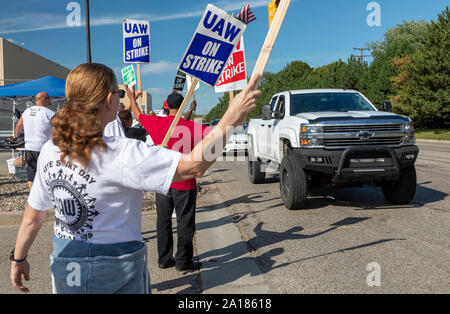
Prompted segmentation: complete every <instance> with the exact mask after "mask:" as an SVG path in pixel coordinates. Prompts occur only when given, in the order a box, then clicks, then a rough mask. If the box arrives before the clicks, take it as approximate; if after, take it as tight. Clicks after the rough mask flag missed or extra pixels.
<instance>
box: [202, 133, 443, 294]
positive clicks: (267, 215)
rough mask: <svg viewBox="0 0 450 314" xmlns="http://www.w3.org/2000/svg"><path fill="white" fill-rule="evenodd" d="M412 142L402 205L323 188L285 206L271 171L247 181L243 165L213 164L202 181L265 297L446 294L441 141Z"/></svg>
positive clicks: (363, 192)
mask: <svg viewBox="0 0 450 314" xmlns="http://www.w3.org/2000/svg"><path fill="white" fill-rule="evenodd" d="M418 146H419V148H420V153H419V158H418V160H417V162H416V169H417V180H418V186H417V192H416V195H415V198H414V200H413V202H412V203H411V204H409V205H407V206H393V205H390V204H389V203H387V202H386V201H385V200H384V197H383V195H382V193H381V190H380V189H379V188H377V187H373V186H365V187H363V188H341V189H331V188H324V189H321V190H319V191H315V192H314V194H313V195H310V196H309V197H308V199H307V203H306V208H305V209H303V210H296V211H289V210H287V209H286V208H285V207H284V206H283V203H282V200H281V198H280V191H279V179H278V175H277V174H271V175H268V176H266V178H267V179H266V183H265V184H259V185H252V184H251V183H250V181H249V180H248V178H247V163H246V162H245V161H220V162H217V163H216V164H215V165H214V166H213V167H212V169H211V175H210V176H209V177H208V180H209V181H207V182H208V183H210V184H212V185H213V186H214V187H215V190H216V192H217V199H218V200H219V202H220V205H221V206H223V207H225V208H226V209H227V210H228V212H229V213H230V214H231V215H232V218H233V220H234V222H235V224H236V226H237V227H238V229H239V231H240V233H241V236H242V239H243V240H244V241H245V242H246V244H247V248H248V249H249V250H250V252H251V254H252V256H253V257H254V258H255V259H256V260H257V263H258V265H259V267H260V269H261V272H262V273H263V276H264V281H265V284H267V285H268V286H269V287H270V290H271V292H272V293H450V241H449V240H450V197H449V193H450V180H449V178H450V144H448V143H424V142H420V143H418ZM218 205H219V204H218Z"/></svg>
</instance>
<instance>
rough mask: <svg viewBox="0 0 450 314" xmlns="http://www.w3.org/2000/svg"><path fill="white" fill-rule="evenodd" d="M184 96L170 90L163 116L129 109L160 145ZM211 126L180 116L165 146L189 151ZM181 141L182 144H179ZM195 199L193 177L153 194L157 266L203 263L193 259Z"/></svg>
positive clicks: (192, 266) (186, 266) (183, 266)
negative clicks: (174, 223)
mask: <svg viewBox="0 0 450 314" xmlns="http://www.w3.org/2000/svg"><path fill="white" fill-rule="evenodd" d="M183 100H184V97H183V96H182V95H181V94H179V93H171V94H170V95H169V96H168V97H167V100H166V101H165V104H166V105H167V108H168V111H169V114H168V116H166V117H161V116H148V115H145V114H142V113H141V111H140V109H139V108H138V107H137V106H134V105H132V107H131V109H132V111H133V114H134V116H135V117H138V120H139V122H140V123H141V124H142V126H143V127H144V128H145V129H146V130H147V132H148V134H149V135H150V137H151V138H152V140H153V142H154V143H155V145H160V144H161V143H162V142H163V140H164V137H165V135H166V133H167V131H168V130H169V128H170V125H171V124H172V121H173V120H174V118H175V115H176V114H177V112H178V109H179V108H180V106H181V103H182V102H183ZM195 106H196V103H195V102H193V103H192V104H191V107H190V110H189V112H188V113H187V115H188V116H187V118H190V115H191V113H192V111H193V109H195ZM209 130H210V129H208V128H207V127H205V126H203V125H201V124H200V123H196V122H194V121H189V120H187V119H183V118H180V120H179V122H178V124H177V126H176V128H175V130H174V132H173V134H172V137H171V138H170V140H169V142H168V144H167V148H168V149H171V150H175V151H178V152H181V153H189V152H190V151H191V150H192V149H193V148H194V146H195V145H196V144H197V143H199V142H201V140H202V139H203V137H204V136H206V135H207V133H208V132H209ZM180 144H181V145H180ZM196 199H197V181H196V180H195V179H191V180H186V181H181V182H175V183H172V184H171V186H170V190H169V192H168V194H167V195H162V194H158V193H157V194H156V210H157V220H156V232H157V238H158V240H157V247H158V264H159V267H160V268H163V269H165V268H169V267H173V266H176V269H177V270H178V271H185V270H198V269H200V268H201V266H202V264H201V263H200V262H196V261H193V260H192V258H193V254H194V247H193V238H194V232H195V209H196ZM174 209H175V211H176V218H177V235H178V243H177V252H176V255H175V258H174V257H173V235H172V219H171V218H172V213H173V211H174Z"/></svg>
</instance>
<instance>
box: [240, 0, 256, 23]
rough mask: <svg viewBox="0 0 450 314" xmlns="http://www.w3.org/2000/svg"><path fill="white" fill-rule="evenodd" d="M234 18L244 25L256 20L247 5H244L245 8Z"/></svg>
mask: <svg viewBox="0 0 450 314" xmlns="http://www.w3.org/2000/svg"><path fill="white" fill-rule="evenodd" d="M236 18H237V19H239V20H241V21H242V22H244V23H245V24H248V23H250V22H253V21H254V20H256V17H255V15H254V14H253V12H252V10H250V5H249V4H246V5H245V7H244V8H243V9H242V11H241V12H239V14H238V15H237V16H236Z"/></svg>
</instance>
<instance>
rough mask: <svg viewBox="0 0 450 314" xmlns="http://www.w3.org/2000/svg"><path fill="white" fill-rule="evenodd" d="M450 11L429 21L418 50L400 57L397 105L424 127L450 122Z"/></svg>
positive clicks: (397, 76) (442, 125)
mask: <svg viewBox="0 0 450 314" xmlns="http://www.w3.org/2000/svg"><path fill="white" fill-rule="evenodd" d="M449 33H450V11H449V8H448V7H447V8H446V9H445V10H444V11H443V12H441V13H440V14H439V15H438V18H437V20H436V21H432V22H431V23H430V24H427V25H426V32H424V33H423V34H422V35H421V36H420V37H419V38H418V40H416V42H417V45H418V46H419V47H420V49H417V50H416V51H415V52H414V53H412V54H411V55H409V56H406V57H403V58H396V59H395V60H394V64H395V66H396V68H397V70H398V74H397V75H396V76H395V77H394V78H393V82H394V85H395V86H396V88H397V89H398V93H397V95H395V96H394V97H393V104H394V106H395V107H394V108H396V110H397V111H398V112H400V113H403V114H407V115H409V116H411V118H412V119H413V120H414V121H415V122H416V124H417V126H420V127H432V128H442V127H449V125H450V89H449V87H450V34H449Z"/></svg>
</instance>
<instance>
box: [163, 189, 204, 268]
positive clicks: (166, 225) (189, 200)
mask: <svg viewBox="0 0 450 314" xmlns="http://www.w3.org/2000/svg"><path fill="white" fill-rule="evenodd" d="M196 200H197V190H187V191H182V190H175V189H172V188H170V189H169V193H168V194H167V195H162V194H158V193H157V194H156V212H157V219H156V232H157V236H158V241H157V243H158V263H159V264H168V263H169V262H170V259H171V258H172V256H173V232H172V213H173V210H174V208H175V211H176V214H177V237H178V240H177V253H176V255H175V260H176V264H177V266H184V265H187V264H189V263H190V262H191V261H192V257H193V255H194V245H193V239H194V232H195V205H196Z"/></svg>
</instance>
